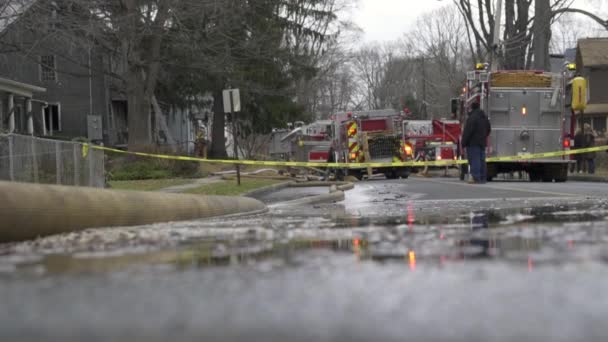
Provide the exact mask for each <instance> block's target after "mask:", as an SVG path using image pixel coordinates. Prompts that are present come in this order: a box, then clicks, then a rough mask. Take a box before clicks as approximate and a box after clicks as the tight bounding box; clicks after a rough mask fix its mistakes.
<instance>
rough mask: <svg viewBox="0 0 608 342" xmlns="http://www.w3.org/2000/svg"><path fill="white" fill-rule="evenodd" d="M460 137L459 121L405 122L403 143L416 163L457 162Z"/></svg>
mask: <svg viewBox="0 0 608 342" xmlns="http://www.w3.org/2000/svg"><path fill="white" fill-rule="evenodd" d="M460 135H461V126H460V122H459V121H458V120H445V119H443V120H403V141H404V142H405V144H406V146H409V147H410V148H411V150H412V151H413V156H414V160H416V161H441V160H457V159H458V155H459V153H458V151H459V147H458V144H459V141H460Z"/></svg>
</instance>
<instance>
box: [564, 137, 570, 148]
mask: <svg viewBox="0 0 608 342" xmlns="http://www.w3.org/2000/svg"><path fill="white" fill-rule="evenodd" d="M564 148H570V139H567V138H566V139H564Z"/></svg>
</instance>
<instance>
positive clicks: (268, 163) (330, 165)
mask: <svg viewBox="0 0 608 342" xmlns="http://www.w3.org/2000/svg"><path fill="white" fill-rule="evenodd" d="M89 149H94V150H99V151H107V152H114V153H120V154H127V155H134V156H140V157H147V158H159V159H169V160H182V161H193V162H199V163H215V164H228V165H236V164H238V165H257V166H292V167H328V168H348V169H361V168H368V167H372V168H379V167H404V166H407V167H424V166H453V165H464V164H468V162H467V160H440V161H408V162H393V163H323V162H292V161H258V160H229V159H203V158H195V157H187V156H170V155H165V154H154V153H145V152H130V151H123V150H119V149H115V148H110V147H104V146H97V145H91V144H87V143H83V144H82V154H83V156H86V155H87V154H88V152H89ZM600 151H608V145H605V146H597V147H588V148H581V149H577V150H569V151H554V152H546V153H534V154H525V155H519V156H505V157H490V158H487V159H486V161H487V162H488V163H496V162H506V161H528V160H532V159H543V158H554V157H563V156H570V155H575V154H582V153H589V152H600Z"/></svg>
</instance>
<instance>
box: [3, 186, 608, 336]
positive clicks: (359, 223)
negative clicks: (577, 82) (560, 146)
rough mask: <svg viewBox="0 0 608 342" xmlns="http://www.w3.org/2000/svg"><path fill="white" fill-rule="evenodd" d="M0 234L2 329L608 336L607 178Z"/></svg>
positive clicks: (416, 189)
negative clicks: (8, 239) (26, 236)
mask: <svg viewBox="0 0 608 342" xmlns="http://www.w3.org/2000/svg"><path fill="white" fill-rule="evenodd" d="M327 191H328V190H327V188H323V187H315V188H304V189H293V188H288V189H285V190H280V191H279V192H276V193H272V194H269V195H267V196H265V197H264V198H262V200H264V201H265V202H267V204H268V205H269V208H270V210H269V212H268V213H267V214H262V215H258V216H255V217H234V218H231V219H216V220H207V221H189V222H177V223H170V224H155V225H150V226H143V227H130V228H115V229H102V230H88V231H85V232H81V233H72V234H67V235H63V236H55V237H48V238H43V239H39V240H36V241H31V242H24V243H18V244H7V245H2V246H0V296H1V297H2V298H3V304H4V310H2V312H0V338H2V340H3V341H4V340H20V341H22V340H41V339H44V340H58V341H59V340H61V341H66V340H73V341H76V340H90V341H96V340H100V341H101V340H115V341H132V340H147V341H156V340H158V341H161V340H167V339H169V338H171V339H172V340H193V341H194V340H221V341H231V340H236V341H252V340H253V341H285V340H290V341H346V340H349V341H371V340H382V341H403V340H415V341H437V340H444V339H448V338H449V339H450V340H456V341H513V340H517V339H520V340H521V339H523V340H551V341H570V340H573V339H575V340H585V341H603V340H605V327H604V323H603V320H602V317H603V316H604V315H606V314H607V313H608V305H607V304H608V300H607V299H606V296H603V295H602V294H603V291H604V287H605V286H604V285H603V284H604V281H603V279H605V278H604V277H606V276H607V275H608V268H606V266H605V264H604V260H606V258H607V257H608V249H607V248H606V247H607V242H608V234H607V232H606V227H607V226H606V217H607V216H608V202H607V201H606V198H608V196H607V195H608V184H606V183H585V182H567V183H530V182H524V181H499V182H492V183H488V184H484V185H470V184H466V183H463V182H460V181H458V180H457V179H454V178H441V177H435V178H419V177H410V178H409V179H407V180H391V181H388V180H370V181H364V182H359V183H357V184H356V187H355V189H353V190H350V191H347V192H346V199H345V200H344V201H343V202H340V203H334V204H315V205H309V206H300V207H290V206H288V205H287V206H286V205H283V204H282V203H281V202H277V201H285V200H287V199H290V198H301V197H306V196H311V195H314V194H316V193H325V192H327Z"/></svg>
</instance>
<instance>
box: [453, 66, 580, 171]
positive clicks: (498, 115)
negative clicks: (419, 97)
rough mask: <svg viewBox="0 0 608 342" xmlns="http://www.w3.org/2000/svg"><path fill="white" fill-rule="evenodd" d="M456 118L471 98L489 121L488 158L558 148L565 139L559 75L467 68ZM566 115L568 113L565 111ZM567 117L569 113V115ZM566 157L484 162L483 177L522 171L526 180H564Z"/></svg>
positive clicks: (463, 116)
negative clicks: (490, 129) (485, 171)
mask: <svg viewBox="0 0 608 342" xmlns="http://www.w3.org/2000/svg"><path fill="white" fill-rule="evenodd" d="M461 100H462V107H461V113H460V114H461V123H462V124H464V122H465V120H466V113H467V112H468V110H469V108H470V105H471V104H472V103H473V102H478V103H480V106H481V108H482V109H483V110H484V111H485V112H486V114H487V115H488V117H489V119H490V122H491V124H492V133H491V135H490V137H489V142H488V146H487V151H486V152H487V156H488V157H504V156H517V155H519V156H522V155H528V154H535V153H544V152H553V151H560V150H563V149H565V148H568V147H569V146H570V141H569V139H568V138H567V136H568V134H569V132H570V127H569V125H568V124H566V117H567V116H569V115H567V114H566V111H565V106H564V82H563V79H562V75H560V74H552V73H547V72H542V71H497V72H489V71H487V70H486V68H484V67H480V68H478V70H475V71H471V72H469V73H467V82H466V87H465V88H464V89H463V95H462V97H461ZM568 114H569V113H568ZM568 119H569V117H568ZM569 162H570V161H569V158H563V157H556V158H540V159H529V160H522V161H500V162H493V163H488V164H487V171H488V176H487V178H488V180H492V179H493V178H494V177H496V176H497V175H498V174H500V173H512V172H527V173H528V174H529V178H530V180H531V181H545V182H550V181H553V180H554V181H556V182H565V181H566V180H567V177H568V164H569Z"/></svg>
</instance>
